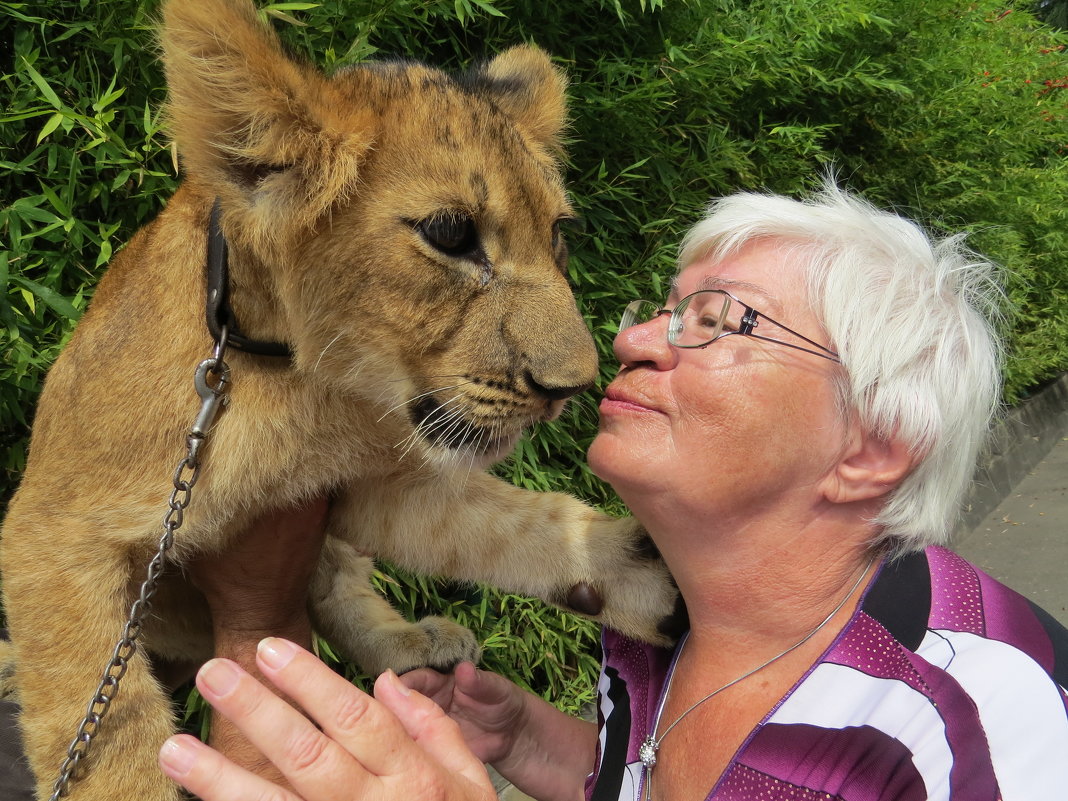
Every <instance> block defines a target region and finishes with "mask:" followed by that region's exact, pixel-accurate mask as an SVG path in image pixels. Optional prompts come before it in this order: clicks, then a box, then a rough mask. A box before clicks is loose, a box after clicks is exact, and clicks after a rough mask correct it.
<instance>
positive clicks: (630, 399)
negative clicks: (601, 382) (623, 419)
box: [600, 386, 658, 413]
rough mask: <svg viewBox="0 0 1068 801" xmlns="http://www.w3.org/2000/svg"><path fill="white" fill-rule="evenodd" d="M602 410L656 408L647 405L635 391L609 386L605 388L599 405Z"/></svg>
mask: <svg viewBox="0 0 1068 801" xmlns="http://www.w3.org/2000/svg"><path fill="white" fill-rule="evenodd" d="M600 408H601V411H602V412H607V413H612V412H628V411H629V412H656V411H658V410H657V409H655V408H653V407H652V406H651V405H649V403H648V401H646V400H644V399H643V398H641V397H640V396H639V395H637V394H635V393H630V392H626V391H624V390H619V389H614V388H613V387H611V386H609V387H608V389H607V390H605V393H604V398H603V399H602V400H601V405H600Z"/></svg>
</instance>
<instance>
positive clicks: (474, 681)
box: [454, 662, 518, 706]
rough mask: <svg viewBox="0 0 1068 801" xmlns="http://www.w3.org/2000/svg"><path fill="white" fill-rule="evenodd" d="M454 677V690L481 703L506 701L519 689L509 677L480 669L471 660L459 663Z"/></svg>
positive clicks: (486, 704) (494, 704)
mask: <svg viewBox="0 0 1068 801" xmlns="http://www.w3.org/2000/svg"><path fill="white" fill-rule="evenodd" d="M454 677H455V682H456V687H455V689H454V692H456V693H462V694H463V695H465V696H467V697H468V698H469V699H471V701H472V702H474V703H476V704H479V705H485V706H496V705H498V704H503V703H506V702H507V701H509V700H511V699H512V696H513V695H514V694H515V693H516V692H517V691H518V688H517V687H516V685H514V684H513V683H512V682H510V681H508V679H506V678H504V677H503V676H499V675H497V674H496V673H492V672H490V671H487V670H479V669H478V668H476V667H475V666H474V665H473V664H472V663H470V662H461V663H460V664H459V665H457V666H456V670H455V673H454Z"/></svg>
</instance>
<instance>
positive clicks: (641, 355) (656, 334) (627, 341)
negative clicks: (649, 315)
mask: <svg viewBox="0 0 1068 801" xmlns="http://www.w3.org/2000/svg"><path fill="white" fill-rule="evenodd" d="M669 320H670V315H668V314H662V315H659V316H657V317H654V318H653V319H652V320H649V321H648V322H645V323H641V324H640V325H632V326H631V327H630V328H624V329H623V330H622V331H620V332H619V333H618V334H616V338H615V340H613V342H612V350H613V352H614V353H615V355H616V358H617V359H619V363H620V364H621V365H623V366H624V367H637V366H639V365H642V364H644V365H647V366H649V367H653V368H655V369H657V370H670V369H671V368H672V367H674V366H675V363H676V361H677V360H678V353H677V352H676V350H675V348H673V347H671V345H670V344H669V343H668V339H667V334H668V321H669Z"/></svg>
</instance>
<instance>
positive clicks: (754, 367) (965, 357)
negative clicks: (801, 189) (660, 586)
mask: <svg viewBox="0 0 1068 801" xmlns="http://www.w3.org/2000/svg"><path fill="white" fill-rule="evenodd" d="M680 263H681V270H680V271H679V273H678V275H677V276H676V278H675V280H674V282H673V284H672V288H671V292H670V295H669V296H668V298H667V300H666V302H665V305H664V306H661V305H660V304H659V303H652V302H649V301H644V300H641V301H634V302H633V303H631V304H629V305H628V306H627V307H626V310H625V312H624V314H623V320H622V324H621V326H620V332H619V335H618V336H617V338H616V341H615V352H616V355H617V357H618V358H619V361H620V364H621V368H620V371H619V374H618V376H617V377H616V378H615V380H614V381H612V383H611V384H610V385H609V387H608V389H607V391H606V393H605V398H604V400H603V401H602V403H601V429H600V433H599V435H598V436H597V438H596V440H595V441H594V443H593V445H592V447H591V448H590V452H589V462H590V465H591V466H592V468H593V469H594V471H595V472H596V473H597V474H598V475H600V476H601V477H603V478H604V479H606V480H607V481H609V482H610V483H611V484H612V486H613V487H614V488H615V489H616V490H617V491H618V493H619V495H620V496H621V497H622V498H623V500H624V501H625V502H626V503H627V505H628V506H629V507H630V509H631V510H632V511H633V513H634V515H635V516H636V517H637V518H638V519H639V520H641V522H642V523H643V524H644V525H645V526H646V528H647V529H648V531H649V533H650V535H651V536H652V538H653V539H654V541H655V542H656V544H657V546H658V547H659V549H660V551H661V553H662V554H663V557H664V559H665V560H666V562H667V564H668V565H669V567H670V568H671V571H672V573H673V575H674V576H675V579H676V580H677V582H678V586H679V589H680V591H681V593H682V596H683V598H684V599H685V602H686V606H687V609H688V612H689V622H690V628H689V632H688V634H687V635H686V636H685V637H684V638H683V639H682V641H681V642H680V643H679V644H678V646H677V647H676V648H675V649H674V650H673V651H668V650H661V649H657V648H653V647H650V646H647V645H643V644H641V643H637V642H633V641H629V640H626V639H624V638H622V637H621V636H619V635H617V634H615V633H614V632H611V631H606V632H605V633H604V669H603V672H602V676H601V683H600V688H599V689H600V699H601V702H600V713H601V714H600V719H601V725H600V730H599V732H598V729H597V727H595V726H594V725H593V724H589V723H585V722H583V721H579V720H575V719H572V718H568V717H567V716H564V715H563V714H562V713H559V712H557V711H556V710H554V709H553V708H552V707H550V706H549V705H548V704H546V703H544V702H542V701H540V700H539V699H537V698H535V697H533V696H531V695H528V694H525V693H523V692H521V691H520V690H518V688H516V687H514V686H513V685H511V684H510V683H509V682H507V681H505V680H504V679H502V678H500V677H498V676H494V675H493V674H489V673H485V672H482V671H476V670H475V668H474V667H473V666H472V665H470V664H463V665H460V666H459V667H457V669H456V670H455V671H454V673H453V674H452V675H449V676H444V675H441V674H437V673H434V672H432V671H428V670H421V671H415V672H413V673H411V674H408V675H407V676H405V677H404V679H403V681H402V680H398V679H397V677H395V676H393V675H391V674H385V675H383V676H382V677H381V678H380V679H379V680H378V682H377V684H376V692H375V699H374V700H371V699H370V698H368V697H367V696H365V695H363V694H362V693H359V692H358V691H357V690H355V689H353V688H352V687H351V686H349V685H348V684H347V683H346V682H344V681H343V680H342V679H341V678H339V677H336V676H334V675H333V674H332V673H330V671H329V670H327V669H326V668H325V667H323V666H322V665H320V664H319V663H318V662H317V661H316V660H315V659H314V658H313V657H311V656H310V655H308V654H307V653H305V652H304V651H302V650H301V649H298V648H297V647H296V646H294V645H293V644H292V643H291V642H289V641H287V640H281V639H277V638H271V639H267V640H264V641H263V642H261V643H260V644H259V650H258V655H257V657H256V661H255V664H254V666H253V667H254V668H255V669H256V670H258V671H259V672H260V673H261V674H262V675H263V676H265V677H266V678H267V679H269V680H270V681H271V682H273V684H274V685H275V686H276V687H277V688H278V689H279V690H280V691H281V692H283V693H285V694H286V695H288V696H289V697H290V698H292V699H293V700H294V701H295V702H296V703H297V704H299V705H300V706H301V707H302V708H303V709H304V710H305V711H306V712H307V714H308V715H309V716H310V717H311V718H312V719H313V720H314V721H315V722H316V723H317V724H318V726H319V728H316V726H315V725H313V723H312V722H310V721H308V720H307V719H306V718H304V717H303V716H301V714H300V713H298V712H297V711H295V710H293V709H292V708H291V707H289V706H287V705H285V704H284V703H283V702H282V701H280V700H278V699H277V698H275V696H274V695H272V694H271V693H270V691H268V690H267V689H265V688H264V687H263V686H262V685H261V684H259V683H258V682H257V681H255V680H254V679H253V678H252V677H251V676H249V675H248V674H247V673H246V672H245V671H243V670H242V669H240V668H239V667H237V666H236V665H235V664H234V663H233V662H231V661H228V660H222V659H219V660H214V661H212V662H210V663H208V664H207V665H206V666H205V667H204V669H203V670H202V672H201V675H200V679H199V683H200V686H201V688H202V692H203V694H204V696H205V697H206V698H207V699H208V700H209V701H210V702H211V703H212V704H213V705H214V706H215V708H216V709H217V710H219V711H221V712H222V713H223V714H224V715H226V716H227V717H229V718H230V719H231V720H232V721H233V724H234V725H235V726H236V727H237V728H238V729H239V730H240V731H242V732H244V734H245V735H246V736H247V737H248V738H249V740H250V741H251V742H252V744H254V745H255V747H257V748H258V749H259V750H260V751H262V753H263V754H264V755H265V756H266V757H267V758H268V759H269V760H270V761H271V762H273V764H274V766H275V768H276V769H277V771H278V772H279V773H280V774H281V775H282V776H284V777H285V778H286V780H287V781H288V782H289V785H290V787H289V788H287V789H279V788H273V787H272V786H271V785H270V783H269V780H268V779H266V778H264V777H262V776H257V775H254V774H253V773H251V772H249V771H246V770H244V769H242V768H239V767H237V766H236V765H234V764H233V763H232V762H230V761H228V760H227V759H225V758H224V757H222V756H221V755H219V754H218V753H216V752H215V751H212V750H210V749H208V748H207V747H206V746H202V745H200V744H198V743H196V742H195V741H193V740H192V738H188V737H178V738H175V739H173V740H171V741H169V742H168V743H167V745H166V746H165V747H164V749H163V751H162V753H161V764H162V766H163V769H164V770H165V771H166V772H167V773H168V774H169V775H171V776H172V777H173V778H175V779H176V780H177V781H179V782H181V783H182V784H183V785H184V786H186V787H187V788H188V789H190V790H192V791H193V792H194V793H197V794H198V795H200V796H201V798H203V799H205V801H215V799H220V800H221V799H227V801H245V800H246V799H247V800H248V801H251V800H252V799H265V798H271V799H297V798H302V799H306V801H320V800H325V799H328V798H329V799H340V798H353V799H356V798H372V799H380V798H383V799H384V798H398V799H399V798H404V799H410V798H424V797H425V798H433V799H489V798H492V797H493V791H492V787H491V786H490V784H489V782H488V780H487V778H486V774H485V771H484V770H483V769H482V766H481V762H482V761H487V762H492V763H494V764H495V765H496V766H497V768H498V769H499V770H500V771H501V773H503V774H504V775H505V776H506V777H508V778H510V779H511V780H512V781H513V782H514V783H515V784H516V785H517V786H519V787H520V788H521V789H523V790H525V791H526V792H528V793H529V794H531V795H533V796H534V797H535V798H538V799H578V798H580V797H581V796H582V794H583V792H584V790H585V793H586V796H587V797H588V798H590V799H595V800H596V801H615V799H642V798H644V799H680V800H681V799H702V798H704V799H709V800H710V801H713V800H714V801H723V800H726V799H744V800H750V799H751V800H752V801H756V799H816V798H838V799H851V800H854V799H855V800H856V801H876V800H877V799H882V800H883V801H890V799H894V800H895V801H911V799H917V800H919V799H953V800H954V801H964V800H965V799H967V801H971V800H972V799H1005V801H1014V800H1015V801H1037V800H1038V799H1052V798H1063V797H1064V796H1063V794H1064V792H1065V788H1066V787H1068V758H1066V757H1068V715H1066V703H1065V698H1066V696H1065V691H1064V687H1065V686H1068V661H1066V659H1068V657H1066V655H1068V633H1066V632H1065V631H1064V630H1063V629H1062V628H1060V627H1059V626H1058V625H1057V624H1056V623H1054V622H1053V621H1052V620H1051V618H1050V617H1049V616H1048V615H1046V614H1045V613H1042V612H1041V611H1039V610H1036V609H1035V608H1034V607H1033V606H1031V605H1030V604H1028V603H1027V602H1026V601H1025V600H1024V599H1022V598H1021V597H1020V596H1019V595H1017V594H1015V593H1014V592H1012V591H1011V590H1009V589H1007V588H1005V587H1003V586H1001V585H1000V584H998V583H997V582H995V581H993V580H992V579H990V578H989V577H988V576H986V575H984V574H983V573H981V572H979V571H978V570H976V569H975V568H973V567H972V566H971V565H969V564H968V563H967V562H965V561H964V560H962V559H960V558H959V557H957V556H955V555H954V554H953V553H951V552H950V551H948V550H946V549H945V548H943V547H941V545H940V544H939V543H943V542H945V540H946V538H947V537H948V535H949V533H950V532H951V530H952V527H953V524H954V522H955V518H956V512H957V508H958V504H959V502H960V498H961V494H962V492H963V490H964V489H965V487H966V486H967V484H968V482H969V480H970V478H971V473H972V469H973V466H974V462H975V458H976V454H977V452H978V450H979V446H980V443H981V441H982V439H983V437H984V434H985V432H986V430H987V427H988V424H989V421H990V418H991V415H992V413H993V412H994V410H995V408H996V404H997V387H998V384H999V349H998V346H997V340H996V338H995V335H994V333H993V331H992V328H991V322H990V319H991V316H992V315H993V314H994V309H995V308H996V306H997V299H998V297H999V294H998V289H997V287H996V284H995V283H994V277H993V271H992V268H991V267H990V266H989V265H987V264H984V263H982V262H981V261H979V260H977V259H974V258H972V257H971V256H970V255H969V254H967V253H966V252H965V251H964V249H963V248H962V246H961V242H960V240H959V239H950V240H947V241H942V242H937V243H932V242H931V240H929V239H928V238H927V237H926V236H925V235H924V234H923V233H922V232H921V231H920V229H918V228H917V227H916V226H915V225H913V224H912V223H910V222H908V221H906V220H904V219H902V218H900V217H897V216H895V215H892V214H887V213H883V212H880V211H877V210H875V209H873V208H871V207H869V206H868V205H866V204H864V203H862V202H860V201H859V200H856V199H854V198H851V197H849V196H848V195H846V194H844V193H842V192H840V191H838V190H836V189H834V188H833V187H827V188H825V189H824V191H823V193H822V194H821V195H819V196H817V197H815V198H812V199H810V200H808V201H805V202H799V201H795V200H789V199H785V198H778V197H771V196H764V195H756V194H740V195H735V196H731V197H728V198H725V199H723V200H721V201H719V202H717V203H715V204H713V206H712V208H711V210H710V212H709V214H708V215H707V217H705V219H703V220H702V221H701V222H700V223H698V224H697V225H696V226H695V227H694V229H693V230H692V231H691V232H690V234H689V235H688V236H687V237H686V239H685V241H684V243H683V247H682V253H681V259H680ZM295 519H296V520H297V521H300V520H301V519H302V518H301V517H300V515H299V514H298V515H296V517H295ZM281 527H282V528H285V527H286V525H285V521H283V524H281ZM291 528H292V526H291ZM296 528H300V526H296ZM301 536H302V533H301V532H298V534H296V535H293V536H292V537H291V541H293V542H296V541H298V540H299V539H300V537H301ZM294 547H295V546H294ZM298 550H299V548H298ZM279 561H280V562H281V563H282V564H283V565H284V564H285V560H279ZM227 569H229V568H227V567H225V566H224V567H222V568H216V569H215V570H217V571H221V572H222V574H223V575H226V573H225V571H226V570H227ZM271 569H272V568H271V566H270V565H268V566H266V567H262V568H259V570H261V573H262V584H263V585H264V586H270V585H272V583H273V582H275V581H277V576H276V575H274V574H272V573H271V572H270V571H271ZM275 569H276V570H277V571H279V572H282V567H281V565H279V566H277V567H276V568H275ZM205 571H206V572H208V573H209V577H208V579H207V580H206V583H207V584H208V586H209V592H208V594H209V596H212V598H211V600H212V602H213V603H214V604H215V605H216V608H218V609H220V610H223V609H225V610H227V616H228V617H229V619H230V620H234V619H235V614H236V617H237V620H238V621H241V620H245V623H240V624H235V628H237V629H238V630H239V633H238V635H236V636H234V637H232V638H223V641H224V642H228V643H231V644H232V648H230V646H226V647H227V648H230V651H229V652H230V653H233V654H238V655H239V654H240V653H241V648H240V647H239V645H240V644H241V642H242V640H244V641H246V642H247V641H248V640H250V639H253V638H254V637H258V636H259V634H260V633H262V632H265V631H266V630H267V628H268V626H266V625H259V624H257V623H256V621H257V620H261V621H262V620H270V621H272V623H271V625H277V626H279V627H280V628H279V630H282V631H286V632H290V633H293V632H297V634H298V635H299V634H300V632H301V631H302V629H301V625H302V624H301V620H302V612H301V611H300V610H301V605H300V603H299V602H297V603H294V602H292V601H291V600H286V599H285V598H283V599H280V600H277V601H273V602H271V603H268V604H267V608H262V607H261V606H258V605H257V604H249V603H247V602H246V601H245V600H243V598H246V597H247V595H248V593H244V592H242V591H240V590H234V589H233V587H232V586H230V584H229V582H227V581H225V580H221V581H217V582H216V586H215V589H214V590H212V589H210V587H211V586H212V582H211V578H210V573H211V572H212V569H211V568H207V567H206V568H205ZM301 592H303V588H302V586H301V585H300V583H299V582H297V583H296V584H295V585H294V588H293V593H294V594H295V596H296V597H297V598H298V599H299V595H300V593H301ZM235 610H237V611H236V612H235ZM242 610H243V611H242ZM279 610H282V614H280V613H279ZM286 610H290V611H289V612H288V613H287V612H286ZM222 617H223V616H220V619H221V618H222ZM248 620H251V621H252V624H249V625H246V623H247V622H248ZM294 620H295V621H296V623H295V624H294V623H293V621H294ZM413 689H416V690H420V691H421V692H413ZM424 694H425V695H429V696H430V697H431V698H432V699H434V701H436V702H437V705H436V704H435V703H433V702H432V701H430V700H428V699H427V698H426V697H424ZM439 705H440V706H439ZM442 710H444V713H443V712H442ZM320 729H321V730H320ZM272 793H273V794H272Z"/></svg>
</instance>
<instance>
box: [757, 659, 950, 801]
mask: <svg viewBox="0 0 1068 801" xmlns="http://www.w3.org/2000/svg"><path fill="white" fill-rule="evenodd" d="M770 722H772V723H783V724H790V723H806V724H809V725H812V726H821V727H823V728H828V729H842V728H846V727H848V726H871V727H872V728H875V729H878V730H879V731H882V732H884V733H885V734H887V735H888V736H890V737H893V738H894V739H896V740H898V741H900V742H901V743H902V744H903V745H904V746H905V747H906V748H908V749H909V751H911V752H912V755H913V758H912V762H913V765H915V767H916V770H917V771H918V772H919V774H920V776H921V777H922V778H923V782H924V785H925V786H926V788H927V798H928V801H942V800H943V799H946V801H948V799H949V772H950V769H951V768H952V767H953V752H952V751H951V750H950V747H949V742H948V741H947V740H946V727H945V724H944V723H943V722H942V718H941V716H940V715H939V714H938V712H937V711H936V710H935V709H934V708H932V706H931V703H930V702H929V701H928V700H927V698H926V697H924V696H923V695H922V694H921V693H918V692H916V691H915V690H913V689H912V688H911V687H909V686H908V685H907V684H905V683H904V682H901V681H898V680H896V679H880V678H875V677H873V676H869V675H867V674H866V673H861V672H860V671H858V670H854V669H853V668H849V667H844V666H842V665H833V664H826V663H824V664H820V665H819V666H817V667H816V669H815V670H814V671H812V673H811V674H810V675H809V677H808V678H807V679H805V680H804V682H802V684H801V686H800V687H798V688H797V690H795V691H794V693H793V695H791V696H790V697H789V698H787V699H786V701H785V702H784V703H783V705H782V706H781V707H779V708H778V709H777V710H776V711H775V714H774V715H772V717H771V721H770Z"/></svg>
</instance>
